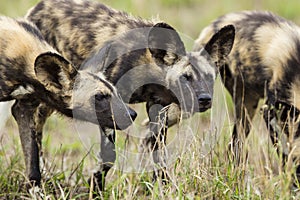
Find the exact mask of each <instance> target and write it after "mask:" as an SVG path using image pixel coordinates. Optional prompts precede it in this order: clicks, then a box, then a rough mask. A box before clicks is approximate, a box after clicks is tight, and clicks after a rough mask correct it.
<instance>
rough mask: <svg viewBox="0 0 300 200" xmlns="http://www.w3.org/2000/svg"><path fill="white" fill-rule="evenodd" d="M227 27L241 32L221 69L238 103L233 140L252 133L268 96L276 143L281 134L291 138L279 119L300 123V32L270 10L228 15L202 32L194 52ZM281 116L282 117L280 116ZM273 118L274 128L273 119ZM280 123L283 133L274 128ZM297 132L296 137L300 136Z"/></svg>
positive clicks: (272, 135) (273, 137)
mask: <svg viewBox="0 0 300 200" xmlns="http://www.w3.org/2000/svg"><path fill="white" fill-rule="evenodd" d="M226 24H233V25H234V26H235V28H236V38H235V44H234V46H233V49H232V51H231V53H230V54H229V56H228V60H227V62H226V65H224V67H223V69H221V70H222V71H223V72H222V73H221V75H222V76H223V81H224V83H225V86H226V88H227V89H228V91H229V92H230V94H231V95H232V97H233V101H234V103H235V118H236V127H235V131H234V133H233V134H234V142H235V143H236V144H237V143H239V141H238V139H237V138H238V134H242V133H243V132H245V133H246V135H247V134H248V133H249V130H250V121H251V119H252V118H253V116H254V114H255V110H256V109H257V106H258V101H259V100H260V99H262V98H265V97H266V98H267V104H268V105H269V108H274V109H272V110H271V117H270V116H267V115H265V118H266V123H267V125H268V127H269V128H270V134H271V139H272V141H273V142H274V143H277V140H278V135H277V134H278V132H281V131H283V132H285V134H288V131H287V128H285V129H284V128H283V126H281V125H282V124H281V125H280V121H281V122H284V123H285V122H286V121H290V120H289V119H288V118H289V117H292V116H293V118H294V119H297V117H298V114H297V113H298V112H299V109H300V101H299V96H300V93H299V87H300V82H299V80H300V79H299V78H300V59H299V58H300V28H299V26H297V25H295V24H294V23H293V22H291V21H288V20H286V19H284V18H282V17H280V16H277V15H275V14H273V13H271V12H264V11H243V12H236V13H229V14H226V15H224V16H222V17H220V18H218V19H217V20H215V21H214V22H212V24H211V25H209V26H208V27H206V28H205V29H204V30H203V31H202V33H201V34H200V36H199V38H198V39H197V41H196V42H195V46H194V50H196V51H197V50H198V49H199V46H201V45H202V44H205V43H206V42H207V41H208V40H209V38H210V37H211V36H212V35H213V34H214V33H215V32H217V31H218V30H219V29H220V28H221V27H223V26H224V25H226ZM276 113H277V114H276ZM278 113H282V114H281V116H278ZM265 114H266V113H265ZM269 114H270V113H269ZM276 115H277V116H276ZM274 119H275V120H276V121H277V125H275V126H274V125H271V121H270V120H274ZM278 125H280V126H281V129H282V130H280V131H276V130H275V129H276V128H275V127H277V126H278ZM298 132H299V131H297V132H296V133H294V135H295V136H296V135H299V133H298Z"/></svg>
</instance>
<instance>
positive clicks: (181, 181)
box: [0, 0, 300, 199]
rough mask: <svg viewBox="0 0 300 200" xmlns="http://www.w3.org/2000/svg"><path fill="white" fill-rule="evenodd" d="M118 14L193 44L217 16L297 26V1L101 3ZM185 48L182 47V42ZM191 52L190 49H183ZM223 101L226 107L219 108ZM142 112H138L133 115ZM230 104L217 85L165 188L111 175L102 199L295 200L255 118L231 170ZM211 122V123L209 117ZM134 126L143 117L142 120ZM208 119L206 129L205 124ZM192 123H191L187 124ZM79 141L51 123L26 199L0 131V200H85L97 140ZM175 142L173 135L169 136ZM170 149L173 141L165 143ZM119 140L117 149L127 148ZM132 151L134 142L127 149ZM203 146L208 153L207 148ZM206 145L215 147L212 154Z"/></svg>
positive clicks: (20, 7)
mask: <svg viewBox="0 0 300 200" xmlns="http://www.w3.org/2000/svg"><path fill="white" fill-rule="evenodd" d="M36 2H37V1H33V0H12V1H7V0H6V1H1V2H0V13H1V14H3V15H8V16H11V17H21V16H23V15H24V14H25V13H26V11H27V9H29V8H30V7H32V6H33V5H34V4H35V3H36ZM103 2H105V3H106V4H109V5H111V6H113V7H114V8H116V9H120V10H124V11H127V12H130V13H132V14H134V15H139V16H141V17H145V18H152V17H156V16H157V15H159V16H160V18H161V19H162V20H164V21H166V22H169V23H170V24H172V25H173V26H174V27H176V28H177V29H178V30H179V31H180V32H181V33H182V34H183V35H186V36H189V37H191V38H196V37H197V35H198V34H199V33H200V31H201V29H202V28H203V27H205V26H206V25H208V24H209V22H210V21H211V20H213V19H215V18H216V17H217V16H220V15H222V14H225V13H227V12H231V11H238V10H245V9H247V10H248V9H267V10H271V11H274V12H276V13H278V14H280V15H282V16H283V17H286V18H288V19H291V20H293V21H295V22H296V23H300V15H299V10H300V3H299V1H298V0H289V1H288V2H287V1H281V0H272V1H271V0H266V1H258V0H254V1H246V0H224V1H221V2H212V1H208V0H184V1H179V0H165V1H162V0H161V1H160V0H153V1H146V0H123V1H117V0H103ZM187 41H188V40H187ZM187 46H188V47H189V48H190V47H191V46H192V44H190V43H189V44H187ZM226 101H229V104H225V102H226ZM138 109H139V110H142V108H140V107H139V108H138ZM231 114H232V104H231V102H230V98H228V94H227V93H225V92H224V90H223V89H222V87H221V86H220V84H219V83H218V84H217V85H216V92H215V100H214V107H213V109H212V110H211V111H209V112H206V113H204V114H202V115H197V116H195V117H194V118H193V119H192V120H193V121H192V122H193V123H192V124H191V126H190V128H191V130H192V131H193V132H194V137H192V138H191V140H192V142H191V143H190V145H189V146H188V147H189V148H187V150H186V151H184V152H181V153H180V155H179V156H178V159H177V160H176V162H174V164H173V165H171V166H170V168H168V169H167V172H168V174H169V175H170V183H169V184H167V185H162V184H161V183H160V182H156V183H154V184H153V183H152V181H151V176H150V174H149V173H146V172H145V173H122V172H120V171H118V170H111V171H110V173H109V174H108V176H107V185H106V188H107V189H106V191H105V192H104V193H103V194H102V198H103V199H299V192H298V190H299V189H298V188H299V187H295V186H294V187H292V180H293V172H294V170H295V167H294V166H293V163H291V164H290V165H288V167H286V168H281V166H282V163H281V161H280V160H281V159H280V158H279V157H278V155H277V154H276V152H275V150H274V148H273V147H272V145H271V142H270V140H269V139H268V136H267V131H266V127H265V126H264V122H263V120H262V116H261V115H260V113H259V112H258V114H257V116H256V118H255V120H254V121H253V130H252V132H251V134H250V136H249V138H248V139H247V140H245V141H244V142H245V145H244V147H243V149H241V152H242V155H241V160H242V162H241V165H239V166H236V165H235V163H234V162H233V157H232V152H230V151H229V150H228V145H229V144H230V142H231V131H232V125H233V122H232V120H231V119H232V116H231ZM210 115H212V117H210ZM139 117H140V118H139V119H138V120H137V122H136V123H137V124H139V123H140V122H141V121H142V120H143V118H144V116H142V115H140V116H139ZM210 118H211V119H212V120H211V122H210V120H209V119H210ZM188 122H191V121H188ZM84 127H85V128H84V129H83V130H85V132H84V133H85V135H84V136H82V135H80V134H78V132H79V131H78V130H79V129H80V127H79V125H78V126H77V125H74V122H72V121H71V120H69V119H65V118H63V117H61V116H53V117H51V118H50V119H49V120H48V122H47V125H46V126H45V129H44V139H43V152H44V165H43V166H44V167H43V181H42V186H41V188H40V189H36V190H35V191H31V193H30V192H28V191H27V190H26V188H25V186H24V185H25V183H26V181H27V180H26V177H25V175H24V174H25V169H24V159H23V155H22V150H21V145H20V141H19V137H18V133H17V130H16V124H15V122H14V121H13V119H11V120H10V121H9V122H8V123H7V125H6V128H5V129H4V130H0V199H71V198H73V199H88V198H89V196H90V191H89V187H88V183H87V180H88V178H89V177H90V176H91V174H92V171H93V169H95V168H96V159H95V157H96V154H97V150H98V149H99V143H98V141H99V140H98V137H99V136H98V134H97V132H96V131H94V130H95V129H94V128H91V127H89V126H88V125H87V124H86V125H85V126H84ZM141 130H142V129H141ZM171 131H172V132H173V135H174V134H176V133H177V132H176V131H177V129H176V127H175V128H173V129H172V130H171ZM170 138H171V139H170V140H171V142H172V136H171V137H170ZM125 141H126V140H125V137H122V134H120V135H119V140H118V146H119V147H120V148H121V149H123V148H125V146H126V145H125V143H124V142H125ZM129 144H130V145H133V146H137V142H136V141H135V142H130V143H129ZM205 144H207V145H205ZM209 144H214V145H213V147H214V148H210V145H209Z"/></svg>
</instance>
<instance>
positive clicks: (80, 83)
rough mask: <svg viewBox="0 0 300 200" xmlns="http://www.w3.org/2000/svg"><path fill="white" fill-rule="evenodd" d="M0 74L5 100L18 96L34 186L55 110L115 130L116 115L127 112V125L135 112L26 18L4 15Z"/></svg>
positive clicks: (18, 115)
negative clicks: (44, 135) (45, 127)
mask: <svg viewBox="0 0 300 200" xmlns="http://www.w3.org/2000/svg"><path fill="white" fill-rule="evenodd" d="M0 77H1V78H0V101H10V100H15V103H14V105H13V107H12V114H13V116H14V118H15V120H16V121H17V124H18V128H19V134H20V138H21V144H22V148H23V152H24V157H25V164H26V174H27V176H28V179H29V180H30V181H31V183H32V184H35V185H37V184H40V181H41V173H40V168H39V156H40V155H41V140H42V129H43V125H44V123H45V121H46V119H47V118H48V116H50V114H51V113H52V112H53V111H58V112H59V113H61V114H63V115H65V116H67V117H71V118H77V119H79V120H84V121H88V122H91V123H94V124H99V125H100V126H103V127H104V128H105V127H109V128H115V124H114V121H113V115H114V113H116V114H118V115H121V116H123V118H124V123H123V124H121V125H122V127H123V128H125V127H127V126H129V125H130V124H131V122H132V121H131V120H130V117H131V118H133V119H134V118H135V116H136V113H135V112H134V111H133V110H131V109H129V108H128V107H126V106H124V103H123V102H122V101H121V100H120V98H119V97H118V95H117V93H116V89H115V88H114V86H112V85H111V84H110V83H109V82H108V81H107V80H105V78H104V76H103V75H101V74H97V76H96V75H94V74H92V73H90V72H89V71H88V70H87V69H86V70H77V69H76V68H75V67H74V66H73V65H72V64H71V63H70V62H69V61H68V60H66V59H65V58H64V57H62V56H61V55H60V54H59V53H57V51H56V50H54V49H53V48H52V47H51V46H50V45H49V44H48V43H47V42H46V41H45V40H44V39H43V36H42V35H41V33H40V32H39V30H38V28H37V27H36V26H35V25H34V24H33V23H31V22H29V21H27V20H23V19H19V20H15V19H12V18H8V17H0ZM127 118H128V119H127ZM117 128H118V127H117Z"/></svg>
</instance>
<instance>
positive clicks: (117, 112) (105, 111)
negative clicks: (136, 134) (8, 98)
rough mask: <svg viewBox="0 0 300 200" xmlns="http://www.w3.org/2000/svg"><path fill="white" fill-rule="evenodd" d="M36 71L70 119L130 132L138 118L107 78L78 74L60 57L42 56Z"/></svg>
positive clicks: (36, 62) (39, 57)
mask: <svg viewBox="0 0 300 200" xmlns="http://www.w3.org/2000/svg"><path fill="white" fill-rule="evenodd" d="M34 70H35V73H36V77H37V79H38V80H39V81H40V82H41V83H42V85H43V86H44V87H45V89H46V92H48V93H49V94H50V95H51V96H54V97H55V99H58V101H56V102H58V103H60V104H61V105H55V106H56V107H57V106H58V107H61V108H62V109H61V110H63V113H64V114H67V115H69V116H70V117H73V118H77V119H79V120H84V121H89V122H92V123H95V124H99V125H100V126H101V127H103V128H117V129H124V128H127V127H128V126H129V125H130V124H131V123H132V121H133V120H134V119H135V117H136V113H135V112H134V111H133V110H132V109H130V108H129V107H127V106H126V105H125V104H124V103H123V102H122V100H121V99H120V98H119V96H118V94H117V92H116V89H115V88H114V87H113V86H112V85H111V84H110V83H109V82H107V81H106V80H105V78H104V77H103V75H101V74H98V75H94V74H92V73H90V72H89V71H88V70H76V69H75V68H74V67H73V65H72V64H71V63H70V62H69V61H67V60H66V59H64V58H63V57H61V56H60V55H58V54H56V53H50V52H48V53H43V54H41V55H39V56H38V57H37V58H36V61H35V65H34ZM63 107H66V108H67V109H63Z"/></svg>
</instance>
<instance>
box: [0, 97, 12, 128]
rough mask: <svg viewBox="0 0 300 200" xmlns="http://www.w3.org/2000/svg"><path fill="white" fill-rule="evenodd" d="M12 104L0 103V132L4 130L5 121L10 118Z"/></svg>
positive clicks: (8, 102)
mask: <svg viewBox="0 0 300 200" xmlns="http://www.w3.org/2000/svg"><path fill="white" fill-rule="evenodd" d="M13 103H14V102H13V101H7V102H0V131H1V130H2V129H3V128H4V126H5V123H6V121H7V120H8V118H9V117H10V116H11V112H10V108H11V106H12V104H13Z"/></svg>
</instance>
